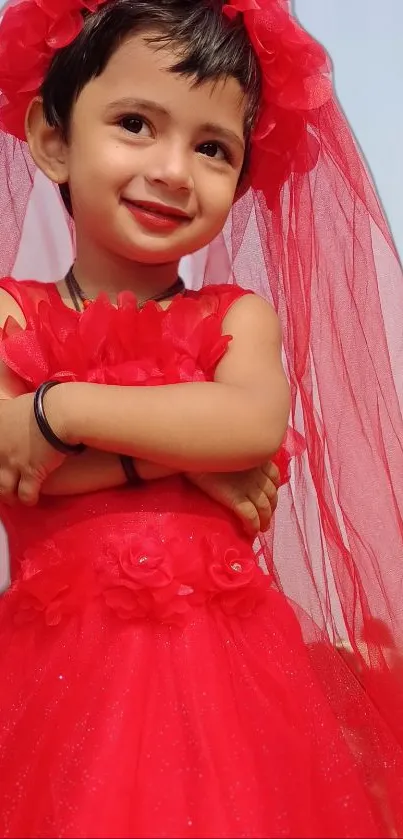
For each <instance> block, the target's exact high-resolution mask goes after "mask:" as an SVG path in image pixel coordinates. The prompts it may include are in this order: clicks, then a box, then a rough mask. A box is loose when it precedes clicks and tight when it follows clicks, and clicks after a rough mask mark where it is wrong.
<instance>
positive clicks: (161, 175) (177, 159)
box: [146, 142, 193, 192]
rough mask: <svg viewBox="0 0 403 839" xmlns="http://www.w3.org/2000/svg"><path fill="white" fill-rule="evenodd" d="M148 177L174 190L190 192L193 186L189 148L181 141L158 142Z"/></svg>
mask: <svg viewBox="0 0 403 839" xmlns="http://www.w3.org/2000/svg"><path fill="white" fill-rule="evenodd" d="M147 169H148V171H147V175H146V179H147V180H148V181H149V183H151V184H159V185H161V186H164V187H166V188H168V189H169V190H173V191H182V190H183V191H186V192H190V191H191V190H192V188H193V177H192V172H191V160H190V154H189V150H188V149H185V148H184V147H183V144H182V143H180V142H170V143H161V144H158V143H156V144H155V146H154V148H153V155H152V159H151V161H150V165H149V166H148V167H147Z"/></svg>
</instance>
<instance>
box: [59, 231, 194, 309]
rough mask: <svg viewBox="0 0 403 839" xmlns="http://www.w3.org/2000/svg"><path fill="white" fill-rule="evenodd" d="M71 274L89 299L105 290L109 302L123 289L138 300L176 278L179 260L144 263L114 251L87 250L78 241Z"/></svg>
mask: <svg viewBox="0 0 403 839" xmlns="http://www.w3.org/2000/svg"><path fill="white" fill-rule="evenodd" d="M74 276H75V278H76V280H77V282H78V284H79V285H80V288H81V289H82V290H83V292H84V294H85V295H86V297H88V299H90V300H93V299H95V298H96V297H97V296H98V295H99V294H100V293H101V292H105V293H106V294H107V295H108V297H109V299H110V300H111V302H112V303H115V302H116V299H117V297H118V295H119V294H120V293H121V292H122V291H132V292H133V294H134V295H135V296H136V298H137V300H138V302H139V303H142V302H143V301H144V300H147V299H149V298H150V297H154V296H157V295H159V294H162V293H163V292H164V291H165V290H166V289H168V288H170V287H171V286H172V285H173V284H174V283H175V282H176V280H177V278H178V262H172V263H164V264H162V265H147V264H144V263H139V262H133V261H131V260H128V259H124V258H119V257H116V256H115V255H109V254H105V253H102V254H99V253H94V252H90V251H89V249H88V248H85V249H83V248H80V247H79V243H77V258H76V261H75V263H74Z"/></svg>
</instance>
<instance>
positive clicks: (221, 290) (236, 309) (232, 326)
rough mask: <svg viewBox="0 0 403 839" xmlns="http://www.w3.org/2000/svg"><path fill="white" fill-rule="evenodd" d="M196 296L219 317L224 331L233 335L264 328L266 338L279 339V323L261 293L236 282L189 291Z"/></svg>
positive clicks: (272, 309)
mask: <svg viewBox="0 0 403 839" xmlns="http://www.w3.org/2000/svg"><path fill="white" fill-rule="evenodd" d="M189 294H192V295H194V296H197V297H199V298H200V299H201V300H202V301H204V302H205V304H206V305H208V307H209V309H210V310H211V311H216V312H217V313H218V314H219V315H220V316H221V318H222V321H223V328H224V330H225V331H227V330H228V331H229V332H231V334H234V331H238V329H242V331H243V332H247V331H253V330H257V331H260V330H264V332H265V335H266V336H267V337H271V339H272V340H273V339H274V340H276V341H278V342H281V326H280V321H279V318H278V315H277V313H276V312H275V310H274V308H273V306H272V305H271V304H270V303H269V302H268V301H267V300H264V299H263V297H260V295H258V294H255V293H254V292H252V291H249V290H248V289H244V288H240V286H236V285H208V286H204V287H203V288H201V289H200V290H199V291H195V292H189Z"/></svg>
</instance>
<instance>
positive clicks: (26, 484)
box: [18, 477, 41, 507]
mask: <svg viewBox="0 0 403 839" xmlns="http://www.w3.org/2000/svg"><path fill="white" fill-rule="evenodd" d="M40 488H41V487H40V484H39V483H38V481H37V480H35V479H34V478H30V477H23V478H21V480H20V482H19V484H18V498H19V500H20V501H21V504H24V505H25V506H26V507H35V505H36V504H37V503H38V501H39V492H40Z"/></svg>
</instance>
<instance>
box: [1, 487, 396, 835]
mask: <svg viewBox="0 0 403 839" xmlns="http://www.w3.org/2000/svg"><path fill="white" fill-rule="evenodd" d="M141 492H142V503H141V504H140V505H139V504H138V502H137V512H133V494H132V491H128V492H125V491H123V492H122V491H116V492H110V493H99V494H97V495H95V496H88V497H85V498H82V499H75V500H74V501H71V500H69V501H67V500H66V501H65V502H64V501H62V500H59V501H48V502H42V506H41V508H40V510H36V511H31V510H27V513H26V517H25V519H24V534H26V538H27V541H28V543H29V544H31V545H32V544H33V543H34V544H35V547H31V548H29V549H27V550H25V551H24V553H23V557H22V559H21V560H20V562H19V563H18V570H17V572H16V573H14V581H13V583H12V586H11V588H10V589H9V590H8V592H7V594H6V595H5V596H4V597H3V598H2V604H1V606H0V626H1V650H0V666H1V699H0V727H1V731H0V834H1V836H3V837H6V836H7V837H42V839H44V838H45V837H46V839H47V838H48V837H49V839H50V837H56V836H57V837H150V839H151V837H152V838H153V839H156V837H364V836H365V837H375V836H382V835H386V833H384V832H382V831H383V830H384V824H385V823H387V821H388V818H389V817H388V813H387V805H386V803H384V802H383V791H382V787H381V786H380V788H379V789H374V784H373V780H372V779H371V773H370V771H369V772H368V766H367V768H366V767H365V765H364V764H363V762H362V761H361V760H360V759H359V752H360V753H361V752H362V749H360V745H359V744H360V737H362V731H361V732H360V730H359V729H360V724H361V722H362V719H363V716H364V711H363V708H364V705H363V704H362V701H361V699H360V690H361V689H360V688H359V686H358V684H357V685H356V687H354V684H355V683H354V681H353V682H352V685H351V687H350V690H351V697H350V699H351V705H352V706H353V707H356V708H357V709H359V710H357V719H356V724H357V726H358V729H357V731H356V732H354V730H353V729H352V728H350V730H347V729H346V727H345V725H343V724H341V722H340V720H339V719H338V718H337V714H336V713H335V710H334V703H332V701H331V698H330V697H329V696H326V695H325V692H324V690H323V687H322V686H321V684H320V682H319V680H318V678H317V676H316V675H315V672H314V668H313V667H312V664H311V655H310V651H309V649H308V648H307V647H306V646H305V645H304V643H303V640H302V636H301V630H300V625H299V623H298V621H297V619H296V617H295V615H294V612H293V610H292V608H291V606H290V605H289V604H288V603H287V601H286V600H285V598H284V597H283V595H282V594H280V593H279V592H278V591H276V590H275V588H274V586H273V583H272V581H271V580H270V578H269V577H268V576H267V575H264V574H263V573H262V572H261V571H260V569H259V567H258V566H257V564H256V560H255V556H254V554H253V551H252V548H251V547H250V545H249V544H248V542H247V541H246V540H245V538H244V537H243V536H242V535H241V534H240V532H238V530H237V528H236V526H235V525H234V523H233V522H232V520H231V517H230V516H227V515H226V514H225V513H224V512H223V511H221V509H218V508H217V507H216V505H214V504H213V503H212V502H210V501H208V499H205V498H204V496H203V497H202V496H200V495H199V494H198V493H197V492H196V490H194V491H193V490H191V488H190V487H189V488H187V489H186V496H185V495H184V489H183V484H182V483H181V481H180V480H179V479H178V480H172V481H166V482H160V486H159V489H157V488H156V487H153V488H152V490H151V489H147V488H145V489H144V490H142V491H141ZM72 505H73V506H72ZM72 510H73V511H74V514H73V515H72ZM167 510H169V512H167ZM38 516H39V518H40V520H41V525H42V526H41V532H40V534H39V533H38ZM10 532H12V530H11V531H10ZM34 532H35V533H36V542H35V540H34V539H33V534H34ZM133 534H135V535H133ZM11 547H12V539H11ZM14 571H15V568H14ZM336 657H337V656H336ZM340 666H341V664H340ZM354 690H356V694H357V695H356V697H354V695H353V694H354ZM360 703H361V704H360ZM360 714H361V715H362V716H361V717H360ZM374 802H375V803H374ZM376 804H377V806H375V805H376ZM380 814H381V815H380ZM383 819H384V822H382V820H383ZM391 835H392V834H391Z"/></svg>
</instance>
